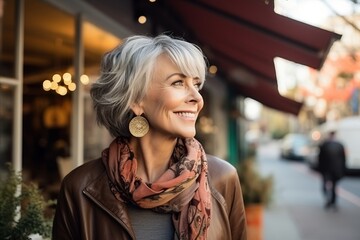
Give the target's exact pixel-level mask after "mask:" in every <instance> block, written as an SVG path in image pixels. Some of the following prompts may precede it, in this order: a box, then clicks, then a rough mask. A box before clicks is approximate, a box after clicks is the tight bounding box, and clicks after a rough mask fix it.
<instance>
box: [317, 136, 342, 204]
mask: <svg viewBox="0 0 360 240" xmlns="http://www.w3.org/2000/svg"><path fill="white" fill-rule="evenodd" d="M335 135H336V133H335V131H331V132H330V133H329V138H328V139H327V140H325V141H324V142H323V143H322V144H321V145H320V149H319V150H320V151H319V172H320V173H321V175H322V177H323V192H324V194H325V197H326V204H325V207H326V208H330V207H334V208H337V206H336V198H337V196H336V185H337V183H338V181H339V180H340V179H341V178H342V177H343V176H344V175H345V171H346V156H345V149H344V145H343V144H342V143H340V142H339V141H338V140H336V139H335Z"/></svg>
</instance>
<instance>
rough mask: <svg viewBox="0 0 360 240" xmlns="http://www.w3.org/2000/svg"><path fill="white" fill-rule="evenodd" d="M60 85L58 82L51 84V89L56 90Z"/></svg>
mask: <svg viewBox="0 0 360 240" xmlns="http://www.w3.org/2000/svg"><path fill="white" fill-rule="evenodd" d="M58 86H59V84H58V83H57V82H51V87H50V88H51V89H52V90H56V89H57V88H58Z"/></svg>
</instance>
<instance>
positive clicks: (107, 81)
mask: <svg viewBox="0 0 360 240" xmlns="http://www.w3.org/2000/svg"><path fill="white" fill-rule="evenodd" d="M161 54H166V55H167V56H168V57H169V58H170V59H171V60H172V61H173V62H174V63H175V64H176V65H177V66H178V67H179V69H180V70H181V71H182V73H183V74H185V75H186V76H189V77H198V78H199V79H200V80H202V83H204V82H205V75H206V71H207V64H206V59H205V57H204V55H203V53H202V51H201V49H200V48H199V47H198V46H196V45H194V44H192V43H189V42H186V41H184V40H181V39H176V38H172V37H169V36H166V35H159V36H157V37H154V38H152V37H147V36H141V35H137V36H132V37H129V38H127V39H124V42H123V43H122V44H121V45H119V46H118V47H116V48H115V49H113V50H112V51H110V52H108V53H106V54H105V55H104V57H103V59H102V64H101V71H100V77H99V79H98V80H97V81H96V82H95V83H93V84H92V87H91V90H90V95H91V97H92V100H93V105H94V109H95V112H96V116H97V122H98V124H99V125H102V126H104V127H106V128H107V129H108V131H109V132H110V134H111V135H112V136H114V137H116V136H125V137H128V136H130V133H129V130H128V124H129V122H130V120H131V118H132V117H134V113H133V112H132V111H131V108H130V107H131V105H132V104H134V103H138V102H140V101H141V100H142V99H143V98H144V96H145V94H146V93H147V90H148V86H149V84H151V79H152V74H153V70H154V64H155V62H156V60H157V58H158V56H159V55H161ZM201 87H202V86H201Z"/></svg>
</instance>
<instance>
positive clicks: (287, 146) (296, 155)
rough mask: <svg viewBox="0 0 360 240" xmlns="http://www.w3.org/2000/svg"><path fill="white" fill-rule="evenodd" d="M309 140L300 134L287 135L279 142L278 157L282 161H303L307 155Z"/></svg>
mask: <svg viewBox="0 0 360 240" xmlns="http://www.w3.org/2000/svg"><path fill="white" fill-rule="evenodd" d="M309 146H310V138H309V137H308V136H307V135H306V134H302V133H289V134H287V135H285V137H284V138H283V139H282V141H281V145H280V156H281V158H283V159H291V160H301V161H303V160H304V159H305V158H306V157H307V155H308V154H309Z"/></svg>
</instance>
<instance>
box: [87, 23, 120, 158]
mask: <svg viewBox="0 0 360 240" xmlns="http://www.w3.org/2000/svg"><path fill="white" fill-rule="evenodd" d="M83 32H84V49H85V51H84V52H85V70H84V73H85V74H86V75H87V76H88V77H89V83H88V84H87V85H85V99H84V109H85V116H84V119H85V120H84V129H91V131H84V135H85V136H84V158H85V161H86V160H91V159H95V158H98V157H99V156H100V154H101V151H102V150H103V149H104V148H106V147H108V145H109V143H110V141H111V137H110V135H109V133H108V131H107V130H106V129H105V128H102V127H99V126H98V125H97V123H96V116H95V113H94V111H93V107H92V101H91V98H90V96H89V90H90V87H91V83H92V82H94V81H96V79H97V78H98V74H99V70H100V62H101V58H102V56H103V55H104V53H106V52H108V51H109V50H111V49H113V48H114V47H115V46H117V45H118V44H119V43H120V42H121V41H120V39H118V38H117V37H115V36H113V35H111V34H109V33H107V32H105V31H103V30H102V29H100V28H98V27H96V26H95V25H93V24H91V23H89V22H85V23H84V31H83Z"/></svg>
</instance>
